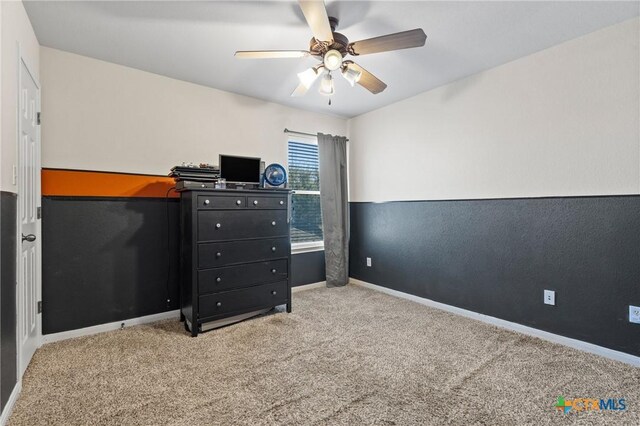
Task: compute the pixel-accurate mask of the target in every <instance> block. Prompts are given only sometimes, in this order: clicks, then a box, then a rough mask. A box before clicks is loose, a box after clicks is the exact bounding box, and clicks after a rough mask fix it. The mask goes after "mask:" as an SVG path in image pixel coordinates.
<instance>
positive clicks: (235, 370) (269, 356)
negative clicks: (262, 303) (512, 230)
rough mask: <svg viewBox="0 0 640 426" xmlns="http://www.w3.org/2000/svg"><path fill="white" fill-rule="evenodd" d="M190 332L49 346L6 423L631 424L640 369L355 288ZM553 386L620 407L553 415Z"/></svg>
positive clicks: (157, 331)
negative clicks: (623, 405)
mask: <svg viewBox="0 0 640 426" xmlns="http://www.w3.org/2000/svg"><path fill="white" fill-rule="evenodd" d="M293 306H294V311H293V313H291V314H285V313H280V314H275V315H270V316H265V317H261V318H257V319H254V320H250V321H245V322H243V323H241V324H237V325H234V326H231V327H227V328H223V329H219V330H216V331H211V332H208V333H205V334H202V335H201V336H199V337H197V338H191V337H189V336H188V335H187V334H186V333H185V332H184V331H183V327H182V324H180V323H178V322H177V321H165V322H160V323H156V324H152V325H147V326H138V327H132V328H127V329H124V330H119V331H114V332H109V333H104V334H100V335H96V336H91V337H83V338H78V339H73V340H67V341H64V342H59V343H54V344H49V345H46V346H44V347H42V348H41V349H40V350H38V352H37V353H36V354H35V356H34V358H33V362H32V364H31V366H30V367H29V369H28V370H27V372H26V375H25V377H24V382H23V390H22V394H21V396H20V398H19V400H18V402H17V404H16V406H15V409H14V412H13V415H12V416H11V418H10V421H9V424H10V425H14V426H15V425H40V424H60V425H107V424H109V425H111V424H119V425H164V424H169V425H272V424H284V425H313V424H318V425H360V424H376V425H393V424H396V425H414V424H427V425H430V424H434V425H435V424H445V423H448V424H487V425H502V424H532V425H540V424H567V423H578V424H606V423H615V424H628V425H638V424H640V369H638V368H633V367H630V366H627V365H624V364H621V363H617V362H614V361H610V360H607V359H604V358H600V357H597V356H595V355H589V354H585V353H582V352H579V351H576V350H572V349H568V348H565V347H563V346H559V345H555V344H551V343H547V342H545V341H542V340H538V339H535V338H531V337H526V336H523V335H520V334H516V333H512V332H508V331H504V330H501V329H498V328H494V327H491V326H488V325H485V324H483V323H479V322H476V321H473V320H470V319H466V318H462V317H458V316H455V315H452V314H448V313H445V312H442V311H439V310H436V309H431V308H427V307H425V306H422V305H419V304H415V303H413V302H409V301H405V300H401V299H397V298H394V297H391V296H387V295H384V294H381V293H378V292H375V291H372V290H368V289H364V288H361V287H356V286H348V287H347V288H339V289H315V290H308V291H303V292H299V293H294V305H293ZM559 395H563V396H565V397H566V398H575V397H593V398H601V397H607V398H609V397H616V398H619V397H624V398H625V399H626V402H627V406H628V410H627V411H625V412H581V413H569V414H562V413H560V412H556V410H555V408H554V403H555V401H556V398H557V397H558V396H559Z"/></svg>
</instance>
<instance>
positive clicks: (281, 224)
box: [198, 210, 289, 241]
mask: <svg viewBox="0 0 640 426" xmlns="http://www.w3.org/2000/svg"><path fill="white" fill-rule="evenodd" d="M285 235H289V224H288V223H287V212H286V211H284V210H264V211H257V210H256V211H251V210H238V211H233V210H222V211H206V210H200V211H198V241H224V240H241V239H244V238H269V237H279V236H285Z"/></svg>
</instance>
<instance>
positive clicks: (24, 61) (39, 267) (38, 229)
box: [14, 42, 42, 383]
mask: <svg viewBox="0 0 640 426" xmlns="http://www.w3.org/2000/svg"><path fill="white" fill-rule="evenodd" d="M17 45H18V46H17V47H18V49H17V50H18V62H17V64H18V69H17V72H18V75H17V76H18V78H17V81H18V90H17V92H18V93H17V95H18V96H17V101H18V102H17V106H16V107H17V111H16V113H17V115H16V121H17V123H16V165H15V170H16V172H15V173H16V174H15V175H14V176H16V194H17V200H18V209H17V210H16V212H17V214H16V222H17V223H16V243H17V250H16V272H17V276H16V316H17V318H16V369H17V376H16V378H17V382H18V383H21V382H22V376H23V373H24V371H25V370H26V369H27V367H28V365H25V366H23V365H22V344H21V342H20V329H21V325H22V320H23V315H22V314H23V312H21V306H22V304H21V303H20V297H21V296H20V290H21V287H20V253H21V244H22V224H21V223H20V211H19V210H20V204H19V203H20V196H21V195H22V194H21V193H20V183H19V182H18V179H19V176H18V170H19V165H20V160H21V159H20V139H21V138H20V135H21V132H22V125H21V120H20V103H21V99H20V98H21V96H22V94H21V89H22V72H21V71H22V65H23V64H24V67H25V69H26V70H27V72H28V73H29V75H30V76H31V78H32V79H33V82H34V83H35V85H36V88H37V89H38V95H37V97H36V104H37V105H36V113H37V112H39V111H40V109H41V105H42V103H41V94H42V89H41V87H42V86H41V85H40V81H39V80H38V78H37V77H36V75H35V74H34V73H33V71H32V69H33V68H32V67H31V66H29V62H28V60H27V58H25V57H24V56H23V55H22V48H21V46H20V43H19V42H18V43H17ZM36 132H37V139H38V143H37V144H36V145H37V149H38V155H37V160H36V161H37V169H38V172H37V176H36V185H35V186H36V211H37V209H38V208H41V207H42V190H41V176H42V173H41V169H42V133H41V127H40V125H38V126H37V127H36ZM35 243H36V257H37V261H36V300H42V218H41V217H40V218H39V219H37V220H36V241H35ZM35 343H36V348H39V347H40V346H41V345H42V314H41V313H40V314H37V315H36V342H35Z"/></svg>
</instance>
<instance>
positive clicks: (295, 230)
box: [288, 137, 324, 251]
mask: <svg viewBox="0 0 640 426" xmlns="http://www.w3.org/2000/svg"><path fill="white" fill-rule="evenodd" d="M288 165H289V188H290V189H292V190H294V191H295V194H293V196H292V208H293V211H292V221H291V222H292V223H291V243H292V244H293V249H294V251H295V250H297V251H300V250H305V249H314V248H316V249H318V248H322V247H323V245H324V243H323V241H322V216H321V213H320V176H319V167H318V166H319V159H318V142H317V140H316V139H315V138H309V139H307V138H300V137H295V138H291V139H289V158H288Z"/></svg>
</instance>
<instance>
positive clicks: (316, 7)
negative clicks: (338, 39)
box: [298, 0, 333, 41]
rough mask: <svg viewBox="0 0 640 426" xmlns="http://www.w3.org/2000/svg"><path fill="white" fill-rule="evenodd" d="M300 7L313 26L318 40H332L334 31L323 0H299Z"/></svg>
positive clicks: (312, 30)
mask: <svg viewBox="0 0 640 426" xmlns="http://www.w3.org/2000/svg"><path fill="white" fill-rule="evenodd" d="M298 3H299V4H300V9H302V13H303V14H304V18H305V19H306V20H307V24H309V27H310V28H311V32H312V33H313V36H314V37H315V39H316V40H318V41H332V40H333V33H332V32H331V25H329V16H327V9H326V8H325V7H324V1H323V0H298Z"/></svg>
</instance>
